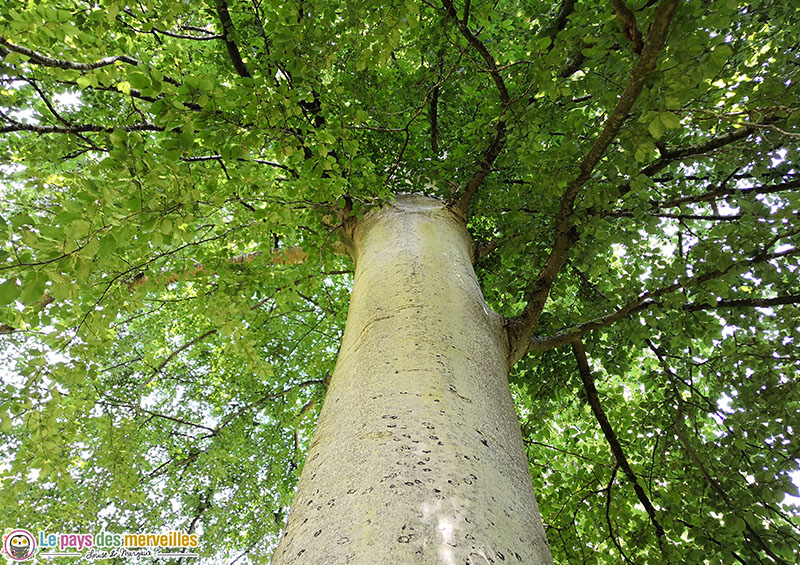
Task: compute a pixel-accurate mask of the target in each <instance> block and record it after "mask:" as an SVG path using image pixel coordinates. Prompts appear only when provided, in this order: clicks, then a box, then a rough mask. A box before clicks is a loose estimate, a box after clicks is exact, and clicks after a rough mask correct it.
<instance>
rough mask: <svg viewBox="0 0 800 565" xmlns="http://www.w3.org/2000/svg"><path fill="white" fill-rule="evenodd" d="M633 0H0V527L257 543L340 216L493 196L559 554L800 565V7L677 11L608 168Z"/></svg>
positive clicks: (322, 339)
mask: <svg viewBox="0 0 800 565" xmlns="http://www.w3.org/2000/svg"><path fill="white" fill-rule="evenodd" d="M662 4H666V2H662ZM620 5H622V6H623V7H624V3H621V2H619V1H615V2H610V3H606V2H596V1H594V0H587V1H582V2H573V1H572V0H564V1H563V2H562V3H561V4H554V3H547V2H519V1H515V0H508V1H505V0H504V1H502V2H496V3H495V2H472V3H471V4H470V3H469V2H467V4H466V6H465V5H464V4H460V5H455V6H454V5H453V4H452V3H451V2H450V1H448V0H445V1H444V2H443V4H442V5H437V4H433V3H428V2H422V3H417V2H412V1H407V2H391V3H368V2H344V3H342V2H319V1H314V0H310V1H309V0H301V1H299V2H296V3H280V2H269V1H268V0H253V1H252V2H244V1H239V0H228V2H227V3H226V2H225V0H217V1H216V2H215V3H202V4H201V3H190V2H166V1H163V0H141V1H139V2H136V3H128V4H126V3H124V2H121V1H119V0H101V1H99V2H96V3H91V4H87V3H83V2H72V1H70V0H47V1H42V2H36V3H34V2H27V1H22V0H6V1H5V3H4V5H3V10H2V11H1V12H0V56H1V57H2V61H0V163H2V165H1V166H0V175H2V183H3V184H2V188H0V190H2V193H1V194H2V200H0V234H2V237H1V238H0V307H2V310H0V333H1V334H2V335H0V340H2V341H3V347H4V352H3V354H2V355H3V360H4V362H6V363H7V364H8V365H7V366H8V367H9V368H8V369H7V370H6V372H5V373H4V374H3V377H4V381H5V386H4V388H3V389H2V390H1V391H0V403H2V408H0V432H1V433H2V436H3V441H2V446H1V447H0V453H2V455H3V459H4V460H7V461H10V463H8V464H4V465H3V466H0V473H2V474H1V475H0V481H2V485H3V486H2V488H3V492H4V494H5V495H6V496H7V498H8V497H10V498H11V499H13V500H14V501H15V504H7V505H4V506H3V508H2V510H0V523H2V524H7V525H10V524H15V523H18V524H20V525H22V524H23V523H24V525H26V526H28V527H29V529H36V528H40V529H49V530H60V531H81V530H89V531H95V530H97V529H99V526H101V525H102V526H104V527H107V528H110V529H127V530H131V531H133V530H141V531H144V530H148V529H150V530H152V529H160V528H162V527H164V526H165V525H168V526H172V527H175V528H177V529H183V530H188V529H197V531H201V532H202V535H203V537H202V539H203V546H204V548H205V549H206V551H210V552H211V553H212V554H215V555H216V557H215V559H217V560H219V559H222V557H221V556H230V557H231V558H232V559H233V558H235V557H237V556H240V555H241V554H242V553H244V554H246V558H248V559H250V560H251V562H261V561H265V560H267V559H268V557H269V554H270V552H271V549H272V548H274V544H275V541H276V537H277V535H278V533H279V531H280V528H281V526H282V524H283V520H284V519H285V513H286V511H287V510H288V506H289V504H290V501H291V495H292V489H293V485H294V482H295V480H296V479H295V477H296V474H297V472H298V467H299V465H300V464H301V462H302V457H303V455H302V454H303V452H304V450H305V448H306V447H307V444H308V441H309V439H310V434H311V431H312V430H313V425H314V421H315V415H316V414H317V412H318V409H319V406H320V404H321V401H322V399H323V397H324V391H325V382H326V377H327V375H328V374H329V373H330V371H331V370H332V367H333V363H334V361H335V357H336V352H337V344H338V341H339V338H340V336H341V333H342V331H343V327H344V320H345V316H346V310H347V300H348V290H349V286H350V284H351V269H352V265H351V263H350V262H349V260H348V259H346V258H345V257H343V256H342V255H340V254H339V253H340V252H339V250H338V249H337V245H336V241H337V239H338V236H337V234H336V230H337V227H338V225H339V222H340V220H341V214H342V213H343V212H342V211H343V210H344V211H345V212H344V213H350V214H353V215H356V216H360V215H361V214H363V213H364V211H366V210H368V209H370V208H372V207H375V206H379V205H381V204H382V203H384V202H385V201H386V200H387V199H390V198H391V195H392V194H393V193H396V192H404V191H423V192H426V193H428V194H431V195H436V196H439V197H442V198H453V199H458V198H459V197H462V200H461V202H465V203H466V206H469V208H468V209H469V215H468V226H469V228H470V230H471V232H472V234H473V235H474V237H475V239H476V241H478V242H479V244H481V245H483V246H487V245H488V246H489V248H490V249H493V251H492V252H491V253H488V254H487V255H486V256H485V257H483V258H482V259H481V261H480V262H479V264H478V265H477V267H476V269H477V272H478V276H479V279H480V281H481V284H482V287H483V290H484V293H485V295H486V298H487V301H488V302H489V304H490V305H491V306H492V307H493V308H495V309H496V310H497V311H498V312H500V313H501V314H503V315H504V316H507V317H508V318H509V319H510V318H514V317H517V316H521V315H522V318H521V319H523V320H529V321H530V320H531V317H530V316H528V317H527V318H526V316H527V315H528V313H530V312H531V307H530V305H531V304H534V303H536V300H538V298H537V297H542V296H543V297H544V298H542V300H541V308H539V309H538V310H537V311H536V312H535V315H534V316H532V318H533V320H532V323H530V324H529V328H530V331H531V332H533V331H534V329H535V337H534V340H533V342H532V343H534V346H533V347H532V350H531V351H530V352H529V353H527V355H526V356H525V357H523V358H522V359H521V360H520V361H519V362H518V363H517V365H516V367H515V369H514V370H513V373H512V388H513V393H514V395H515V399H516V401H517V403H518V408H519V411H520V415H521V422H522V424H523V430H524V435H525V438H526V441H527V443H528V447H529V455H530V460H531V465H532V471H533V473H532V474H533V479H534V486H535V489H536V492H537V495H538V497H539V500H540V506H541V510H542V514H543V520H544V522H545V525H546V527H547V528H548V537H549V540H550V543H551V545H552V549H553V552H554V555H555V557H556V560H557V561H558V562H561V563H596V562H599V563H619V562H621V561H624V562H632V563H654V562H661V561H670V562H673V563H684V562H685V563H700V562H709V563H733V562H740V563H752V562H756V561H757V562H778V563H791V562H797V560H798V559H800V554H798V549H797V548H798V547H800V520H799V519H798V510H797V506H796V505H792V504H788V503H786V502H784V497H785V495H786V494H787V493H789V494H794V495H797V494H798V493H797V488H796V487H795V486H794V485H792V483H791V481H790V478H789V475H788V474H787V473H789V472H791V471H795V470H796V469H797V467H798V460H799V458H800V446H798V444H797V442H796V441H794V440H793V434H794V429H795V428H796V427H797V426H798V425H800V418H799V417H798V415H799V414H800V386H799V385H798V380H797V374H798V370H800V356H799V355H798V353H797V344H798V342H800V324H798V317H799V316H800V312H798V306H797V303H798V302H800V285H798V282H797V280H798V267H800V262H798V253H797V251H798V247H797V246H798V233H800V223H798V210H800V175H798V171H797V169H796V166H795V165H794V164H795V163H797V162H798V148H799V147H800V144H798V136H800V127H799V125H800V111H797V109H798V88H797V79H798V72H799V71H800V50H799V49H798V47H797V37H798V36H799V35H800V8H798V7H796V6H795V5H794V4H793V3H791V2H780V1H778V0H760V1H759V0H756V1H752V2H747V3H744V2H738V1H736V0H702V1H700V0H691V1H687V2H682V3H680V5H679V6H678V8H677V13H676V15H675V17H674V20H673V21H672V23H671V27H670V28H669V34H668V36H667V40H666V45H665V46H664V47H663V49H660V51H659V48H658V47H657V48H656V49H655V52H656V54H657V56H658V57H657V65H656V66H655V68H654V70H653V71H652V72H649V73H646V74H644V75H643V76H642V80H643V83H642V84H643V86H642V89H641V93H638V94H637V95H636V96H634V98H633V100H632V103H633V106H632V107H631V109H630V111H625V112H623V113H622V115H621V116H620V124H621V127H620V128H619V129H618V130H616V131H613V132H612V133H614V134H615V135H613V136H612V137H611V138H609V141H608V143H609V145H608V146H607V148H606V147H601V148H600V149H603V150H604V151H602V153H601V155H602V159H601V160H600V161H599V162H597V163H596V165H595V164H592V166H591V167H589V170H588V173H587V172H586V171H585V170H584V168H585V167H584V166H583V164H585V163H586V156H587V155H588V154H589V152H590V147H592V145H593V143H595V140H597V139H598V138H599V137H598V136H599V135H600V132H601V130H602V129H603V128H604V127H605V126H606V125H607V124H608V123H610V122H611V121H613V119H612V118H613V116H614V110H615V108H617V107H619V104H620V101H621V100H623V99H624V96H622V97H621V94H622V93H623V90H624V89H625V87H626V84H629V81H631V80H632V79H631V76H632V69H634V68H635V66H636V65H637V60H639V58H640V55H639V53H640V52H642V53H644V54H643V55H641V58H642V59H644V58H645V57H646V56H647V52H648V51H647V50H648V46H647V40H648V35H649V33H648V31H649V30H651V29H656V27H657V26H656V25H653V27H652V28H651V24H653V22H657V19H658V16H657V9H659V8H657V7H656V6H655V2H653V1H644V0H630V2H629V4H628V7H629V8H630V12H631V14H632V16H633V17H634V18H635V19H634V21H633V22H631V20H630V19H629V18H627V17H626V16H625V14H626V12H624V10H623V9H622V8H620ZM667 23H669V22H667ZM620 24H622V27H620ZM631 26H632V27H631ZM634 32H638V33H639V36H640V37H643V38H644V41H645V47H644V51H642V46H641V44H637V42H636V40H635V38H636V33H634ZM652 33H655V32H651V34H652ZM484 51H485V53H484ZM487 54H488V55H489V56H488V58H487V57H486V55H487ZM634 74H635V72H634ZM623 119H624V123H623V122H622V120H623ZM584 173H586V175H585V179H583V181H581V182H580V183H579V184H577V185H576V182H577V181H576V180H575V179H580V178H582V175H584ZM473 181H474V182H473ZM472 186H474V187H475V188H476V189H477V190H476V192H475V193H474V198H473V197H472V193H470V187H472ZM575 186H577V188H576V191H575V195H576V196H575V197H573V199H574V205H573V203H568V204H569V205H568V206H567V208H566V210H567V216H566V219H567V220H568V223H569V226H570V236H569V242H568V244H567V248H566V251H565V252H564V254H563V257H561V260H562V261H563V267H561V268H556V270H555V273H554V277H555V278H554V280H553V281H551V282H550V283H549V285H548V284H545V283H544V282H543V281H546V279H547V277H546V276H540V277H539V278H537V277H536V276H534V274H535V273H537V272H540V273H544V274H546V272H547V268H546V267H547V264H550V262H549V259H548V258H552V257H555V256H556V255H557V254H556V253H555V251H554V250H555V249H556V248H558V246H559V241H560V240H559V239H558V238H559V233H560V232H559V231H558V229H556V230H555V235H554V225H556V226H558V220H557V219H556V220H555V223H554V218H557V213H559V210H560V209H562V210H563V209H564V206H565V202H566V199H565V198H564V197H562V195H564V194H567V193H568V192H569V190H570V189H569V187H575ZM464 187H466V189H465V188H464ZM465 194H467V195H468V196H469V198H467V199H466V200H464V198H463V196H464V195H465ZM565 234H566V231H564V233H563V234H562V235H564V237H566V235H565ZM554 241H555V243H554ZM297 246H299V247H301V248H302V250H303V252H304V253H305V255H307V258H306V259H305V260H304V261H300V260H298V261H292V260H287V257H288V255H286V254H287V253H291V252H292V250H293V249H296V248H297ZM559 266H560V265H559ZM555 275H557V276H555ZM542 292H543V294H542ZM537 293H539V294H537ZM592 320H594V322H592V323H589V322H590V321H592ZM537 322H538V323H537ZM565 336H566V337H565ZM576 339H583V341H584V342H585V346H586V351H587V352H588V356H589V361H590V364H591V374H589V377H588V378H589V379H591V380H594V381H596V385H597V389H598V391H599V399H600V401H601V403H602V406H603V408H604V410H605V413H606V414H607V416H608V420H609V421H610V423H611V425H612V426H613V429H614V432H615V436H616V440H617V442H618V443H619V445H620V446H621V447H622V449H623V451H624V454H625V456H626V457H627V461H628V462H629V466H630V469H631V470H632V472H633V473H634V475H635V477H636V480H637V481H638V483H639V484H640V485H641V486H642V487H643V493H644V494H645V495H646V500H649V501H651V502H652V504H653V506H654V508H655V515H654V516H649V515H648V512H646V511H645V507H644V506H643V504H644V502H643V501H642V500H643V499H642V497H641V496H639V495H638V494H637V493H636V492H635V491H634V489H633V488H632V484H631V481H630V480H629V479H628V478H627V477H626V474H625V469H624V468H621V467H620V461H619V459H618V458H617V457H615V456H614V455H612V452H611V451H609V448H608V444H607V443H606V441H607V439H608V437H607V436H606V435H604V433H603V432H601V429H600V427H599V426H598V422H597V420H596V414H595V412H594V411H593V409H590V405H589V403H588V402H587V398H588V397H587V393H586V390H588V388H587V384H586V383H587V382H588V381H586V375H587V374H588V373H586V372H583V373H580V372H579V370H578V365H577V364H576V357H577V358H578V359H580V354H579V353H578V352H577V351H576V353H575V355H574V356H573V354H570V352H569V347H568V346H569V344H570V343H571V342H574V341H575V340H576ZM526 343H527V341H526ZM590 396H591V395H590ZM612 441H613V440H612ZM654 518H655V519H654ZM656 523H657V524H659V525H660V526H659V527H661V528H663V531H664V535H663V536H659V535H657V531H658V527H656ZM215 552H216V553H215Z"/></svg>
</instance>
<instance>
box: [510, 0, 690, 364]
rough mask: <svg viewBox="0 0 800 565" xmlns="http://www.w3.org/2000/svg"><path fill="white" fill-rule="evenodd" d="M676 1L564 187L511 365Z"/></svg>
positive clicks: (665, 8)
mask: <svg viewBox="0 0 800 565" xmlns="http://www.w3.org/2000/svg"><path fill="white" fill-rule="evenodd" d="M678 3H679V2H678V0H661V2H659V4H658V7H657V8H656V13H655V17H654V19H653V23H652V26H651V27H650V32H649V33H648V36H647V43H646V44H645V46H644V49H643V50H642V55H641V57H639V60H638V61H637V63H636V65H635V67H634V68H633V71H632V72H631V78H630V80H629V81H628V84H627V85H626V86H625V89H624V90H623V91H622V94H621V95H620V98H619V101H618V102H617V105H616V106H615V107H614V109H613V110H612V111H611V113H610V114H609V115H608V118H607V120H606V123H605V125H604V127H603V130H602V131H601V132H600V134H599V135H598V136H597V138H596V139H595V141H594V143H593V144H592V147H591V148H590V149H589V151H588V153H587V154H586V155H585V156H584V158H583V160H582V161H581V162H580V165H579V167H578V168H579V174H578V176H577V178H575V179H574V180H573V181H572V182H571V183H570V184H569V185H568V186H567V188H566V190H565V191H564V194H563V195H562V197H561V204H560V207H559V211H558V213H557V215H556V218H555V230H554V240H553V247H552V250H551V252H550V255H549V257H548V258H547V261H546V262H545V264H544V266H543V267H542V270H541V271H540V272H539V276H538V277H537V279H536V281H535V282H534V283H533V284H532V285H530V287H529V291H528V293H527V297H526V298H527V304H526V306H525V309H524V310H523V312H522V314H521V315H520V316H519V317H518V318H516V319H514V320H509V321H508V335H509V345H510V351H509V362H510V363H511V364H514V363H516V362H517V361H518V360H519V359H520V358H521V357H522V356H523V355H524V354H525V352H526V351H527V349H528V344H529V342H530V338H531V337H532V336H533V334H534V332H535V330H536V324H537V323H538V321H539V316H540V315H541V313H542V310H543V309H544V305H545V302H546V301H547V296H548V294H549V293H550V288H551V287H552V286H553V283H554V282H555V279H556V275H558V272H559V271H560V270H561V267H562V265H563V264H564V261H565V260H566V259H567V252H568V251H569V248H570V247H571V246H572V243H573V242H574V237H573V235H572V233H571V231H572V230H571V229H570V218H571V217H572V212H573V209H574V204H575V199H576V197H577V196H578V192H579V191H580V189H581V187H583V185H584V184H586V182H587V181H588V180H589V179H590V178H591V175H592V172H593V171H594V168H595V166H596V165H597V163H598V162H599V161H600V159H601V158H602V156H603V154H604V153H605V151H606V149H607V148H608V146H609V145H610V144H611V141H612V140H613V139H614V138H615V137H616V135H617V133H618V132H619V130H620V128H621V127H622V124H623V123H624V121H625V118H626V117H627V115H628V113H629V112H630V109H631V108H632V107H633V103H634V102H635V101H636V99H637V98H638V97H639V95H640V94H641V92H642V89H643V88H644V83H645V80H646V79H647V77H649V76H650V75H651V74H652V73H653V71H654V70H655V68H656V63H657V62H658V57H659V54H660V53H661V50H662V48H663V47H664V44H665V42H666V39H667V33H668V32H669V28H670V25H671V23H672V18H673V16H674V15H675V11H676V9H677V6H678Z"/></svg>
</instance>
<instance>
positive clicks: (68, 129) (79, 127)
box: [0, 112, 164, 134]
mask: <svg viewBox="0 0 800 565" xmlns="http://www.w3.org/2000/svg"><path fill="white" fill-rule="evenodd" d="M0 117H2V118H3V119H4V120H6V121H7V122H8V123H10V124H11V125H8V126H2V127H0V133H11V132H17V131H31V132H34V133H40V134H45V133H73V134H80V133H91V132H105V133H111V132H113V131H114V130H115V129H123V130H125V131H127V132H131V131H164V128H163V127H162V126H157V125H155V124H148V123H141V124H128V125H122V126H100V125H97V124H75V125H65V126H40V125H37V124H24V123H22V122H18V121H16V120H14V119H12V118H9V117H8V116H6V115H5V114H4V113H3V112H0Z"/></svg>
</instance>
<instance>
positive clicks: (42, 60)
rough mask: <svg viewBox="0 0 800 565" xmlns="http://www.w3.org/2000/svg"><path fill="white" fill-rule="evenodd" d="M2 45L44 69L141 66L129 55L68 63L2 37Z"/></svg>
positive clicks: (83, 69)
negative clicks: (89, 61) (120, 64)
mask: <svg viewBox="0 0 800 565" xmlns="http://www.w3.org/2000/svg"><path fill="white" fill-rule="evenodd" d="M0 45H2V46H3V47H5V48H6V49H8V50H9V51H13V52H14V53H19V54H20V55H25V56H26V57H28V59H30V61H31V62H32V63H35V64H37V65H41V66H43V67H54V68H58V69H72V70H75V71H92V70H94V69H99V68H101V67H107V66H108V65H113V64H114V63H116V62H117V61H120V62H122V63H127V64H128V65H134V66H135V65H138V64H139V61H138V60H137V59H134V58H133V57H128V56H127V55H115V56H113V57H104V58H103V59H100V60H99V61H95V62H94V63H76V62H74V61H66V60H64V59H54V58H52V57H48V56H47V55H43V54H41V53H38V52H36V51H34V50H33V49H28V48H27V47H22V46H21V45H14V44H13V43H10V42H9V41H7V40H6V38H5V37H0Z"/></svg>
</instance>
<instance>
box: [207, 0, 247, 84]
mask: <svg viewBox="0 0 800 565" xmlns="http://www.w3.org/2000/svg"><path fill="white" fill-rule="evenodd" d="M216 7H217V16H219V21H220V23H221V24H222V31H223V35H224V36H225V47H227V48H228V56H230V58H231V62H232V63H233V67H234V68H235V69H236V72H237V73H239V76H240V77H246V78H250V76H251V75H250V71H248V70H247V67H246V66H245V64H244V61H242V54H241V53H239V47H238V46H237V45H236V43H235V42H234V40H233V38H234V37H235V36H236V29H235V28H234V27H233V20H231V14H230V12H228V3H227V2H226V1H225V0H216Z"/></svg>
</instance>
